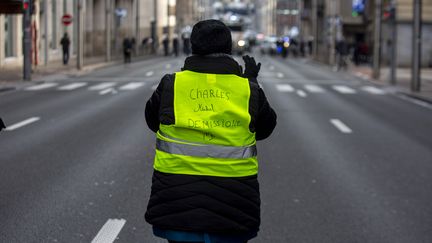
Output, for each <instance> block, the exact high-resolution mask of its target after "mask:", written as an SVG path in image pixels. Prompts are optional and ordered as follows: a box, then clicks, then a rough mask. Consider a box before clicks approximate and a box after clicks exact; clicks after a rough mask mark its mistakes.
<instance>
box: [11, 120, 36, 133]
mask: <svg viewBox="0 0 432 243" xmlns="http://www.w3.org/2000/svg"><path fill="white" fill-rule="evenodd" d="M39 120H40V118H39V117H31V118H28V119H26V120H24V121H21V122H18V123H15V124H13V125H10V126H8V127H7V128H6V129H5V131H13V130H16V129H18V128H20V127H23V126H27V125H28V124H30V123H33V122H37V121H39Z"/></svg>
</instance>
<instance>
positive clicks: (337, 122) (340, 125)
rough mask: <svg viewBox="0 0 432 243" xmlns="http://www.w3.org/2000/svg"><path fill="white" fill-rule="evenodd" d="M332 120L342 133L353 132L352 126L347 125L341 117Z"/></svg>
mask: <svg viewBox="0 0 432 243" xmlns="http://www.w3.org/2000/svg"><path fill="white" fill-rule="evenodd" d="M330 122H331V123H332V124H333V125H334V126H335V127H336V128H337V129H339V131H341V132H342V133H352V130H351V128H349V127H348V126H347V125H345V124H344V123H343V122H342V121H341V120H339V119H331V120H330Z"/></svg>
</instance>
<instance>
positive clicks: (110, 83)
mask: <svg viewBox="0 0 432 243" xmlns="http://www.w3.org/2000/svg"><path fill="white" fill-rule="evenodd" d="M114 85H116V83H113V82H107V83H101V84H98V85H95V86H91V87H89V90H103V89H107V88H109V87H112V86H114Z"/></svg>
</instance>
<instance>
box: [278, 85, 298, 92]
mask: <svg viewBox="0 0 432 243" xmlns="http://www.w3.org/2000/svg"><path fill="white" fill-rule="evenodd" d="M276 89H277V90H278V91H280V92H294V88H293V87H292V86H291V85H289V84H276Z"/></svg>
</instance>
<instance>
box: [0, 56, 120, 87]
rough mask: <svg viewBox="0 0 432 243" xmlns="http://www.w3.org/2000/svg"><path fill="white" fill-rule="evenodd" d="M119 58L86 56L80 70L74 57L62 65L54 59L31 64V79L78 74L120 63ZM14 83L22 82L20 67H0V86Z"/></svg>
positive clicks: (44, 79)
mask: <svg viewBox="0 0 432 243" xmlns="http://www.w3.org/2000/svg"><path fill="white" fill-rule="evenodd" d="M120 62H121V60H113V61H111V62H105V57H91V58H86V59H85V62H84V66H83V68H82V69H81V70H78V69H77V67H76V58H71V59H70V60H69V64H68V65H63V62H62V60H55V61H51V62H49V63H48V65H46V66H45V65H44V64H39V65H38V66H33V70H32V74H31V77H32V81H31V82H38V81H49V80H50V79H53V78H57V79H58V78H65V77H68V76H80V75H83V74H85V73H87V72H90V71H92V70H95V69H98V68H101V67H106V66H110V65H114V64H117V63H120ZM16 83H23V68H22V67H2V68H0V88H1V87H2V86H8V85H12V84H16Z"/></svg>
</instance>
